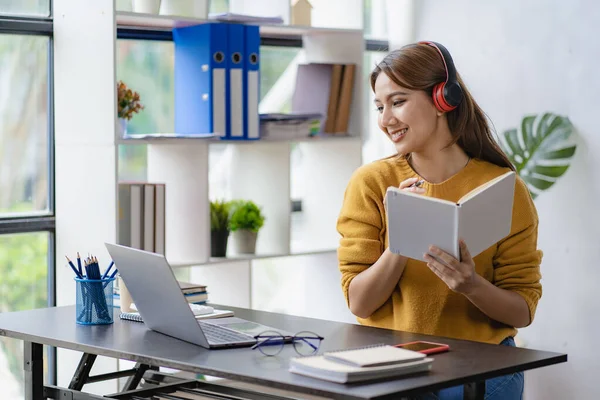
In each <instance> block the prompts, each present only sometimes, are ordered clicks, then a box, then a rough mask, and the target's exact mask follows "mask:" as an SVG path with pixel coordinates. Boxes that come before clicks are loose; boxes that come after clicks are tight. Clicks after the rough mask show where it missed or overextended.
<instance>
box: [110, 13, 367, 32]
mask: <svg viewBox="0 0 600 400" xmlns="http://www.w3.org/2000/svg"><path fill="white" fill-rule="evenodd" d="M208 22H218V21H215V20H209V19H201V18H190V17H179V16H170V15H156V14H142V13H134V12H130V11H119V12H117V27H118V28H128V29H144V30H161V31H170V30H173V29H175V28H184V27H187V26H192V25H199V24H205V23H208ZM250 25H252V23H250ZM260 33H261V35H265V36H277V37H279V36H301V35H309V34H326V33H353V34H356V33H360V34H362V30H360V29H342V28H325V27H314V26H295V25H275V24H265V25H261V26H260Z"/></svg>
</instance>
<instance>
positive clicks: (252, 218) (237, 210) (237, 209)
mask: <svg viewBox="0 0 600 400" xmlns="http://www.w3.org/2000/svg"><path fill="white" fill-rule="evenodd" d="M264 222H265V216H264V215H263V214H262V213H261V210H260V207H258V206H257V205H256V204H255V203H254V202H252V201H250V200H234V201H233V202H232V212H231V218H230V220H229V229H230V230H231V231H232V232H233V231H237V230H239V229H248V230H250V231H252V232H258V231H259V230H260V228H261V227H262V226H263V224H264Z"/></svg>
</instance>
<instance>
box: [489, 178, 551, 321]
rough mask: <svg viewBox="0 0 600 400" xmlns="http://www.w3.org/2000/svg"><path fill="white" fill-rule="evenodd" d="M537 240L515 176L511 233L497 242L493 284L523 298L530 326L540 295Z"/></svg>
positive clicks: (534, 219) (531, 209)
mask: <svg viewBox="0 0 600 400" xmlns="http://www.w3.org/2000/svg"><path fill="white" fill-rule="evenodd" d="M537 238H538V216H537V211H536V209H535V205H534V204H533V200H532V199H531V195H530V194H529V190H528V189H527V186H526V185H525V183H524V182H523V181H522V179H521V178H519V177H518V178H517V181H516V184H515V197H514V203H513V216H512V228H511V233H510V234H509V235H508V236H507V237H506V238H504V239H502V240H501V241H500V242H498V249H497V251H496V255H495V257H494V284H495V285H496V286H498V287H500V288H502V289H506V290H510V291H513V292H515V293H518V294H519V295H521V296H522V297H523V298H524V299H525V301H526V302H527V306H528V307H529V317H530V323H531V322H532V321H533V318H534V315H535V311H536V308H537V304H538V301H539V299H540V298H541V296H542V285H541V283H540V279H541V273H540V264H541V261H542V255H543V253H542V251H541V250H539V249H538V248H537Z"/></svg>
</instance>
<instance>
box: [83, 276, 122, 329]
mask: <svg viewBox="0 0 600 400" xmlns="http://www.w3.org/2000/svg"><path fill="white" fill-rule="evenodd" d="M74 279H75V284H76V286H77V289H76V292H77V293H76V296H77V299H76V302H75V318H76V321H77V323H78V324H81V325H105V324H112V323H113V322H114V321H113V285H114V281H115V278H114V277H113V278H106V279H101V280H100V279H79V278H74Z"/></svg>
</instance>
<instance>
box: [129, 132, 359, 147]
mask: <svg viewBox="0 0 600 400" xmlns="http://www.w3.org/2000/svg"><path fill="white" fill-rule="evenodd" d="M337 140H344V141H345V140H361V138H360V136H356V135H343V134H339V135H337V134H332V135H328V136H312V137H308V136H307V137H299V138H290V139H269V138H262V139H259V140H221V139H219V138H216V137H168V136H167V137H145V138H120V139H117V144H126V145H137V144H178V143H182V142H193V141H198V142H208V143H209V144H216V145H218V144H220V145H224V144H236V145H260V144H261V143H285V142H289V143H311V142H312V143H316V142H328V141H337Z"/></svg>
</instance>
